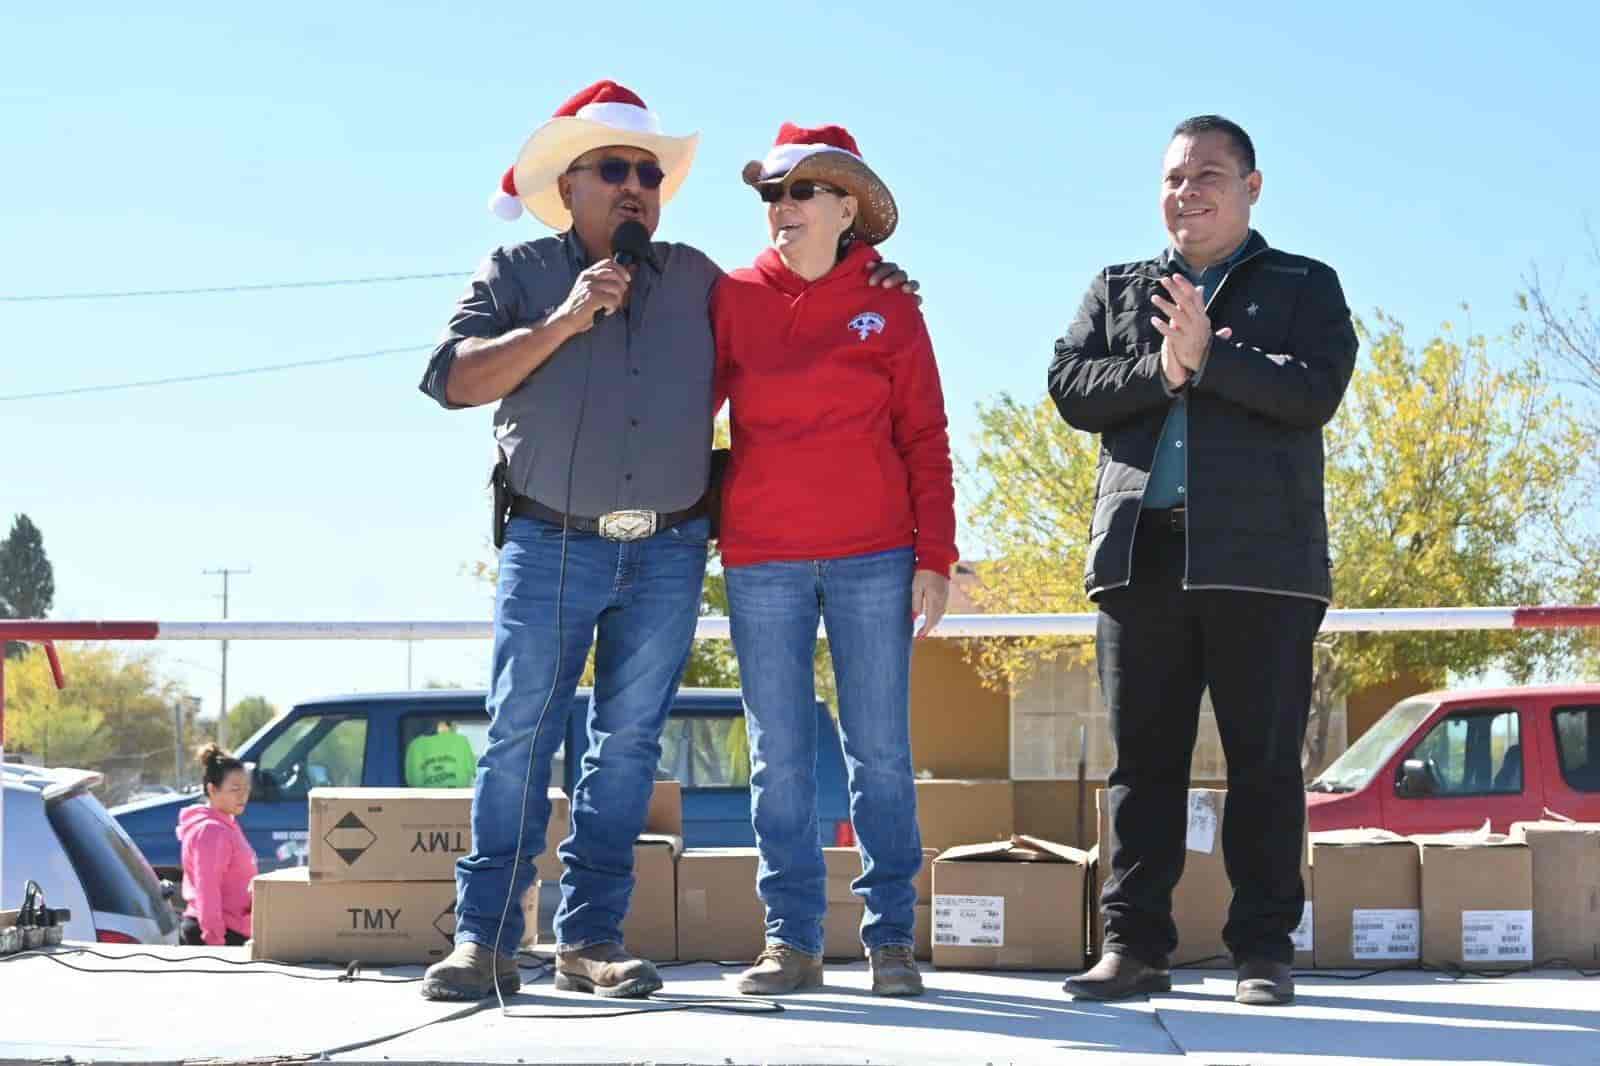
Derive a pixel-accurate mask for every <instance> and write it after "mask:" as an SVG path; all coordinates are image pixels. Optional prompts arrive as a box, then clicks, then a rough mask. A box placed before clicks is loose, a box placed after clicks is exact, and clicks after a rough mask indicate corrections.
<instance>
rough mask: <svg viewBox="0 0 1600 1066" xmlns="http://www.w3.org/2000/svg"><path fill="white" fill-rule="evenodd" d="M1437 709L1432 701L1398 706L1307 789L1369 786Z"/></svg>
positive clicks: (1350, 789) (1410, 701)
mask: <svg viewBox="0 0 1600 1066" xmlns="http://www.w3.org/2000/svg"><path fill="white" fill-rule="evenodd" d="M1437 706H1438V704H1437V703H1435V702H1433V701H1432V700H1405V701H1403V702H1401V703H1397V704H1395V705H1394V706H1393V707H1391V708H1389V711H1388V713H1387V714H1385V715H1384V716H1383V717H1382V718H1380V719H1378V721H1377V724H1376V725H1374V726H1373V727H1372V728H1371V729H1369V730H1367V731H1366V732H1365V733H1363V734H1361V736H1360V737H1358V738H1357V739H1356V742H1355V743H1354V744H1352V745H1350V747H1348V748H1346V749H1345V753H1344V754H1343V755H1341V756H1339V757H1338V758H1337V759H1335V760H1333V764H1332V765H1330V766H1329V767H1328V768H1327V769H1326V770H1324V771H1322V773H1321V774H1320V775H1318V777H1317V779H1316V780H1315V781H1312V782H1311V784H1310V785H1308V786H1306V787H1307V788H1309V789H1310V790H1311V791H1312V792H1354V791H1356V790H1357V789H1361V788H1364V787H1366V784H1367V782H1368V781H1371V780H1372V775H1373V774H1375V773H1377V772H1378V770H1379V769H1380V768H1382V766H1383V765H1384V764H1385V763H1387V762H1388V761H1389V759H1390V758H1391V757H1393V755H1394V753H1395V752H1396V751H1398V750H1399V748H1400V745H1401V744H1404V743H1405V741H1406V738H1407V737H1409V736H1411V734H1412V733H1414V732H1415V731H1416V728H1417V726H1419V725H1421V724H1422V723H1423V722H1424V721H1425V720H1426V719H1427V717H1428V715H1430V714H1432V713H1433V709H1434V708H1435V707H1437Z"/></svg>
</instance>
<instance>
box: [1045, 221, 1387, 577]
mask: <svg viewBox="0 0 1600 1066" xmlns="http://www.w3.org/2000/svg"><path fill="white" fill-rule="evenodd" d="M1173 269H1174V268H1173V266H1172V263H1171V252H1170V251H1168V252H1166V253H1164V254H1162V255H1161V256H1158V257H1157V258H1155V259H1148V260H1145V261H1144V262H1140V263H1126V264H1122V265H1119V266H1112V267H1107V268H1106V269H1105V270H1103V271H1101V273H1100V275H1099V276H1098V277H1096V278H1095V279H1094V282H1093V283H1092V284H1091V285H1090V286H1089V293H1088V295H1087V296H1086V297H1084V301H1083V306H1082V307H1081V308H1080V309H1079V311H1078V316H1077V318H1076V319H1074V320H1073V323H1072V325H1071V327H1069V328H1068V330H1067V334H1066V336H1064V337H1062V338H1061V339H1060V340H1058V341H1056V351H1055V358H1054V359H1053V360H1052V361H1051V363H1050V377H1049V382H1050V396H1051V398H1052V399H1054V400H1055V403H1056V407H1057V409H1058V410H1060V412H1061V416H1062V417H1063V418H1065V419H1066V420H1067V422H1068V423H1069V424H1071V425H1073V426H1075V427H1076V428H1078V429H1081V430H1085V431H1086V432H1090V433H1098V434H1100V472H1099V477H1098V479H1097V483H1096V484H1097V488H1096V496H1095V508H1094V522H1093V525H1092V527H1091V528H1090V535H1089V550H1088V565H1087V568H1086V569H1087V573H1086V575H1085V580H1084V585H1085V588H1087V590H1088V592H1089V595H1090V596H1091V597H1093V596H1095V595H1097V594H1098V593H1100V592H1102V591H1104V590H1106V589H1110V588H1117V587H1120V586H1122V585H1125V584H1127V583H1128V578H1129V568H1130V566H1131V564H1132V556H1133V536H1134V531H1135V528H1136V526H1137V524H1138V520H1139V503H1140V500H1141V499H1142V498H1143V496H1144V489H1145V483H1146V481H1147V480H1148V479H1149V476H1150V464H1151V462H1152V461H1153V459H1154V457H1155V453H1156V447H1157V444H1158V443H1159V439H1160V436H1161V428H1162V426H1163V424H1164V423H1165V421H1166V417H1167V411H1168V408H1169V407H1170V406H1171V405H1172V403H1173V399H1172V397H1171V396H1170V395H1169V394H1168V393H1167V390H1166V387H1165V384H1164V382H1163V378H1162V376H1161V334H1160V333H1159V332H1158V331H1157V330H1156V328H1155V326H1153V325H1151V323H1150V316H1151V315H1152V314H1157V313H1159V312H1158V311H1157V310H1156V307H1155V305H1154V304H1152V303H1151V302H1150V297H1151V296H1152V295H1153V294H1162V295H1164V290H1163V289H1162V288H1161V286H1160V284H1159V283H1158V281H1157V278H1159V277H1161V276H1162V275H1170V274H1171V273H1173ZM1207 308H1208V313H1209V315H1210V318H1211V328H1212V329H1213V330H1218V329H1221V328H1222V327H1224V326H1231V327H1232V328H1233V336H1232V338H1231V339H1229V340H1226V341H1224V340H1218V339H1215V338H1214V339H1213V340H1212V343H1211V350H1210V353H1209V354H1208V355H1207V357H1206V362H1205V364H1204V365H1203V367H1202V368H1201V372H1200V375H1199V378H1198V379H1197V380H1196V381H1194V382H1191V383H1190V385H1189V386H1188V388H1187V391H1188V405H1189V411H1188V416H1189V435H1188V447H1187V448H1186V449H1185V454H1186V456H1187V462H1188V475H1187V478H1186V479H1185V486H1186V489H1185V499H1186V501H1187V503H1186V507H1187V510H1188V515H1187V523H1188V529H1189V534H1188V563H1187V567H1186V576H1185V582H1184V585H1185V587H1186V588H1192V589H1193V588H1232V589H1246V590H1252V591H1260V592H1276V593H1288V594H1291V595H1299V596H1310V597H1313V598H1316V599H1320V600H1324V601H1326V600H1328V599H1329V598H1330V596H1331V595H1332V582H1331V574H1330V569H1331V565H1332V564H1331V560H1330V559H1329V557H1328V523H1327V518H1326V515H1325V512H1324V511H1323V486H1322V465H1323V459H1322V427H1323V426H1324V425H1326V424H1327V423H1328V421H1329V420H1330V419H1331V418H1333V414H1334V412H1335V411H1336V410H1338V408H1339V401H1340V400H1341V399H1342V398H1343V397H1344V390H1345V387H1346V386H1347V385H1348V384H1349V383H1350V374H1351V372H1352V371H1353V370H1354V369H1355V360H1356V335H1355V329H1354V327H1353V326H1352V325H1351V322H1350V309H1349V308H1348V307H1347V306H1345V301H1344V292H1343V290H1342V289H1341V288H1340V286H1339V278H1338V275H1336V274H1335V273H1334V272H1333V270H1332V269H1331V268H1330V267H1328V266H1326V265H1325V264H1322V263H1319V262H1317V261H1316V260H1314V259H1307V258H1305V257H1303V256H1297V255H1289V254H1287V253H1285V252H1280V251H1276V250H1275V249H1271V248H1268V247H1267V242H1266V241H1264V240H1262V238H1261V236H1260V235H1259V234H1255V233H1252V234H1251V236H1250V240H1249V243H1248V244H1247V245H1246V247H1245V250H1244V253H1243V258H1242V259H1241V260H1240V261H1239V262H1238V263H1237V264H1235V265H1234V267H1233V269H1232V270H1231V271H1230V272H1229V273H1228V276H1227V278H1226V279H1224V280H1223V281H1222V282H1221V283H1220V284H1219V285H1218V286H1217V288H1216V290H1215V291H1214V292H1213V293H1212V294H1211V299H1210V301H1209V303H1208V304H1207Z"/></svg>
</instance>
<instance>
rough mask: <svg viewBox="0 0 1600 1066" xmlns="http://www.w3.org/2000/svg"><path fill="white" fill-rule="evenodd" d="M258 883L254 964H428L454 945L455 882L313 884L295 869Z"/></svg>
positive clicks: (299, 868) (252, 943)
mask: <svg viewBox="0 0 1600 1066" xmlns="http://www.w3.org/2000/svg"><path fill="white" fill-rule="evenodd" d="M254 885H255V903H254V913H253V916H252V924H253V932H254V935H253V937H252V939H251V941H250V947H251V950H250V957H251V958H253V959H271V960H274V961H276V962H351V961H354V960H360V961H361V962H370V963H389V964H395V965H401V964H419V965H427V964H429V963H433V962H437V961H439V960H440V959H442V958H444V957H445V956H446V955H448V954H449V953H450V950H451V948H452V947H454V938H455V932H456V886H455V882H454V881H313V880H311V872H310V870H309V868H307V867H305V866H291V867H288V868H287V869H283V870H277V871H274V872H273V873H270V874H262V875H260V876H259V877H257V878H256V879H255V882H254Z"/></svg>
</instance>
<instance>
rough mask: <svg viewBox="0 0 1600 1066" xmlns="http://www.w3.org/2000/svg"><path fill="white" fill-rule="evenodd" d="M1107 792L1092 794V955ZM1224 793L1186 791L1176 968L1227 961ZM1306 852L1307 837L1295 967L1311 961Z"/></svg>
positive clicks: (1105, 864)
mask: <svg viewBox="0 0 1600 1066" xmlns="http://www.w3.org/2000/svg"><path fill="white" fill-rule="evenodd" d="M1107 795H1108V793H1107V791H1106V790H1105V789H1100V790H1099V791H1098V792H1096V793H1095V808H1096V810H1097V811H1098V814H1099V826H1100V829H1099V836H1098V838H1097V839H1098V840H1099V843H1098V844H1097V849H1098V851H1097V862H1096V867H1097V875H1096V879H1095V892H1094V908H1095V913H1093V914H1092V915H1091V918H1090V922H1091V924H1092V925H1093V926H1094V927H1095V932H1094V935H1093V936H1092V938H1091V944H1092V946H1093V948H1094V951H1095V952H1096V954H1098V953H1099V950H1100V941H1101V938H1102V935H1103V933H1104V930H1103V929H1102V928H1100V926H1101V921H1100V916H1099V913H1098V909H1099V903H1100V887H1101V885H1103V884H1104V883H1105V878H1106V876H1107V875H1108V874H1109V873H1110V869H1111V855H1110V850H1109V843H1108V842H1109V841H1110V839H1111V811H1110V807H1109V804H1108V803H1107ZM1227 796H1228V793H1227V791H1226V790H1225V789H1217V788H1191V789H1190V790H1189V800H1188V804H1189V806H1188V830H1187V832H1186V834H1185V846H1186V848H1187V851H1186V852H1185V854H1184V864H1183V877H1182V878H1180V879H1179V881H1178V887H1177V888H1176V889H1174V890H1173V893H1172V920H1173V921H1174V922H1175V923H1176V924H1177V926H1178V950H1177V952H1176V954H1175V955H1174V956H1173V959H1172V962H1173V965H1177V966H1182V965H1185V964H1191V963H1196V962H1200V961H1202V960H1206V959H1217V958H1219V957H1220V959H1221V961H1220V962H1219V963H1218V964H1219V965H1223V966H1228V965H1232V962H1231V954H1230V952H1229V951H1228V946H1227V945H1226V944H1224V943H1223V941H1222V929H1223V926H1225V925H1227V923H1228V905H1229V903H1230V902H1232V900H1233V882H1232V881H1230V880H1229V879H1228V870H1227V866H1226V864H1225V863H1224V861H1223V857H1222V821H1223V811H1224V809H1225V806H1226V800H1227ZM1310 856H1311V848H1310V843H1309V840H1306V841H1303V842H1302V844H1301V848H1300V877H1301V880H1303V881H1304V882H1305V886H1306V904H1305V909H1304V910H1303V911H1302V913H1301V917H1300V925H1299V927H1298V928H1296V929H1295V932H1294V940H1295V956H1294V965H1296V966H1300V967H1309V966H1311V965H1313V962H1314V959H1315V951H1314V948H1315V936H1316V906H1315V903H1314V893H1313V887H1314V886H1313V883H1312V876H1311V858H1310Z"/></svg>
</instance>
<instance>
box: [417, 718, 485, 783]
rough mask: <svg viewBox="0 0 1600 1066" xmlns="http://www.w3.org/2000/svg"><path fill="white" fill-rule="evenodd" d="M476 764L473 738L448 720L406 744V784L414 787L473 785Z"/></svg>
mask: <svg viewBox="0 0 1600 1066" xmlns="http://www.w3.org/2000/svg"><path fill="white" fill-rule="evenodd" d="M477 767H478V757H477V756H476V755H474V754H473V753H472V742H471V741H469V740H468V739H467V738H466V737H464V736H462V735H461V734H460V733H457V732H456V730H455V727H454V726H452V725H451V724H450V723H449V722H440V723H439V728H438V730H437V731H436V732H433V733H423V734H422V735H421V736H419V737H417V738H416V739H415V740H413V741H412V742H411V743H410V744H407V745H406V785H407V786H409V787H411V788H471V787H472V779H473V775H474V774H475V773H476V772H477Z"/></svg>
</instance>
